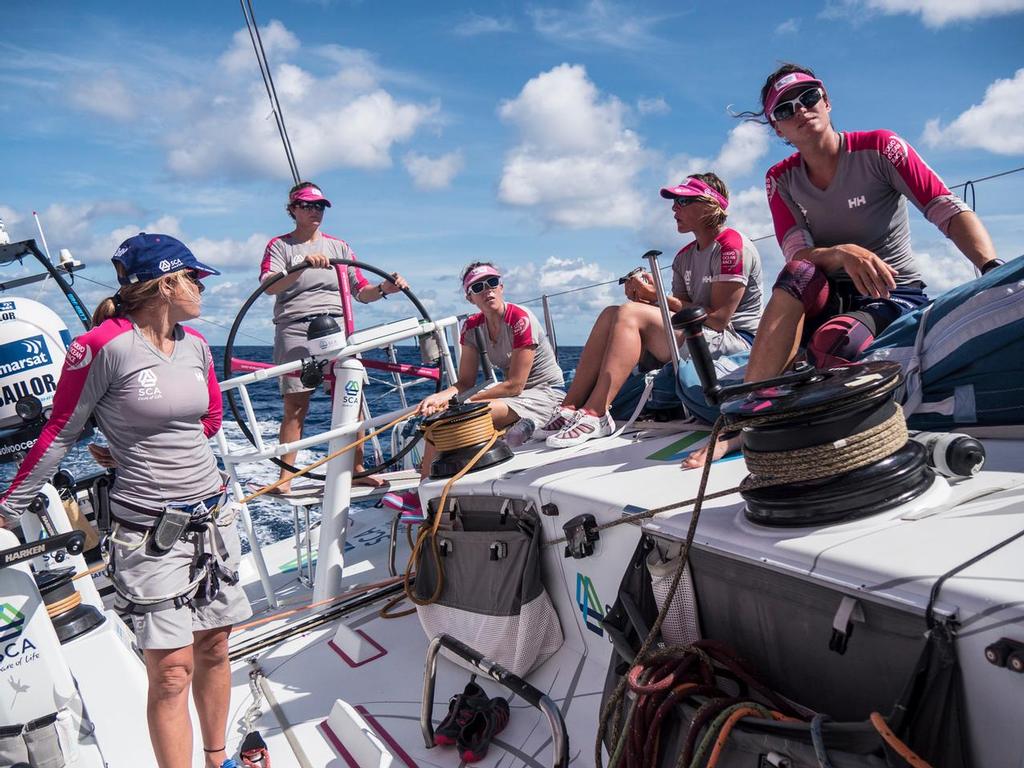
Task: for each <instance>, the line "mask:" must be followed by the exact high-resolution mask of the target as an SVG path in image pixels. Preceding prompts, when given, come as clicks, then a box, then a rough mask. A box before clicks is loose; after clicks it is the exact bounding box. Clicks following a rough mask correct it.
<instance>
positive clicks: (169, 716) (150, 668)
mask: <svg viewBox="0 0 1024 768" xmlns="http://www.w3.org/2000/svg"><path fill="white" fill-rule="evenodd" d="M112 261H113V262H114V267H115V269H116V271H117V279H118V282H119V283H120V285H121V287H120V288H119V289H118V291H117V293H115V294H114V296H112V297H111V298H108V299H104V300H103V301H102V302H101V303H100V305H99V306H98V307H97V308H96V312H95V313H94V314H93V323H94V326H95V327H93V329H92V330H90V331H88V332H87V333H85V334H84V335H82V336H79V337H78V338H77V339H75V341H74V342H72V344H71V346H70V347H69V348H68V352H67V357H66V358H65V360H64V369H63V371H62V372H61V376H60V380H59V381H58V383H57V391H56V392H55V393H54V399H53V412H52V414H51V416H50V419H49V421H47V423H46V426H45V427H44V428H43V431H42V433H41V434H40V436H39V439H38V440H37V441H36V443H35V445H34V446H33V447H32V450H31V451H29V453H28V455H27V456H26V457H25V459H24V460H23V461H22V463H21V466H20V467H19V468H18V473H17V475H16V476H15V478H14V480H13V481H12V483H11V486H10V488H8V489H7V491H6V492H5V493H4V495H3V497H2V498H0V511H2V512H3V514H4V516H5V517H7V518H13V519H14V520H16V519H17V516H18V515H20V513H22V512H24V510H25V509H26V508H27V507H28V506H29V504H30V503H31V501H32V499H33V498H34V497H35V495H36V493H37V492H38V491H39V489H40V487H41V486H42V485H43V483H44V482H46V481H47V480H48V479H49V478H50V477H52V476H53V473H54V471H55V470H56V469H57V467H58V465H59V464H60V461H61V459H62V458H63V457H64V455H65V454H66V453H67V451H68V449H69V448H71V447H72V446H73V445H74V444H75V442H76V441H77V440H78V439H79V437H80V436H81V434H82V430H83V429H84V428H85V426H86V423H87V421H88V420H89V418H90V416H94V417H95V419H96V421H97V423H98V424H99V428H100V429H101V430H102V432H103V434H104V435H105V436H106V438H107V441H108V443H109V445H110V447H109V448H108V449H102V450H99V451H96V450H95V448H94V446H90V449H94V455H97V458H98V459H100V460H101V463H102V464H104V465H106V466H116V467H117V476H116V478H115V480H114V484H113V487H112V488H111V491H110V512H111V516H112V518H113V520H114V530H113V532H112V533H111V537H110V540H111V544H112V546H111V555H110V565H111V568H112V577H111V580H112V581H113V584H114V587H115V589H116V596H115V605H116V606H118V608H119V610H121V611H124V612H126V613H127V614H128V615H130V616H131V618H132V621H133V624H134V629H135V639H136V642H137V644H138V647H139V648H141V649H142V653H143V659H144V661H145V664H146V673H147V676H148V678H149V692H148V703H147V713H146V714H147V717H148V721H149V734H150V739H151V741H152V744H153V751H154V753H155V756H156V762H155V764H156V765H158V766H160V768H186V766H191V765H193V762H192V720H191V718H190V717H189V706H188V694H189V688H190V686H191V688H192V696H193V698H194V699H195V704H196V710H197V712H198V714H199V723H200V726H201V729H202V740H203V747H204V751H205V754H206V761H205V765H206V768H228V767H230V768H234V766H235V762H234V760H232V759H230V758H228V757H227V754H226V753H225V736H226V734H225V729H226V727H227V716H228V703H229V699H230V693H231V669H230V665H229V662H228V636H229V635H230V633H231V626H232V625H233V624H235V623H237V622H239V621H242V620H244V619H246V618H248V617H249V616H250V615H251V614H252V610H251V608H250V607H249V601H248V600H247V599H246V597H245V592H244V591H243V590H242V588H241V586H240V585H239V584H238V576H237V571H238V564H239V559H240V556H241V550H240V544H239V540H238V533H237V531H236V530H235V526H234V521H233V517H232V516H231V515H228V514H226V513H225V512H224V511H223V510H224V491H223V486H224V481H223V479H222V476H221V473H220V471H219V470H218V468H217V457H216V456H214V454H213V451H212V450H211V448H210V441H209V438H210V437H211V436H213V435H214V434H215V433H216V432H217V430H219V429H220V423H221V396H220V388H219V387H218V386H217V379H216V377H215V375H214V369H213V356H212V355H211V353H210V348H209V347H208V346H207V345H206V341H205V340H204V339H203V337H202V336H200V335H199V334H198V333H197V332H195V331H193V330H192V329H191V328H189V327H187V326H184V325H181V323H184V322H186V321H188V320H192V319H195V318H197V317H199V312H200V304H201V299H200V295H201V293H202V290H203V285H202V283H201V282H200V280H201V279H203V278H205V277H207V276H209V275H217V274H220V273H219V272H217V270H215V269H213V268H212V267H208V266H206V265H204V264H202V263H201V262H200V261H199V260H198V259H196V257H195V256H194V255H193V254H192V252H191V251H190V250H189V249H188V248H187V247H186V246H185V245H184V244H183V243H181V242H179V241H178V240H176V239H174V238H173V237H170V236H168V235H150V234H145V233H140V234H138V235H136V236H134V237H130V238H128V239H127V240H125V241H124V242H123V243H122V244H121V246H120V247H119V248H118V249H117V251H116V252H115V253H114V256H113V259H112ZM172 513H173V514H172ZM165 520H166V521H167V524H166V525H165ZM12 521H13V520H12ZM171 523H173V525H174V527H173V528H172V527H171ZM204 552H206V553H210V554H208V555H204V554H203V553H204ZM211 555H212V557H213V559H212V560H205V559H204V558H210V556H211ZM193 574H198V575H199V577H200V578H199V580H198V581H196V580H194V579H193ZM208 579H209V580H210V581H207V580H208ZM213 582H219V583H218V584H217V585H216V586H214V584H213ZM140 762H142V763H145V764H150V763H149V760H144V759H142V756H141V755H140Z"/></svg>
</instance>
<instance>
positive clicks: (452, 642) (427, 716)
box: [420, 634, 569, 768]
mask: <svg viewBox="0 0 1024 768" xmlns="http://www.w3.org/2000/svg"><path fill="white" fill-rule="evenodd" d="M442 647H444V648H446V649H447V650H448V651H450V652H452V653H454V654H455V655H456V656H458V657H459V658H461V659H463V660H465V661H467V662H469V663H470V664H471V665H472V666H474V667H476V669H478V670H479V671H480V672H481V673H483V674H485V675H487V676H488V677H489V678H491V679H492V680H494V681H495V682H496V683H498V684H500V685H502V686H504V687H505V688H507V689H508V690H510V691H512V693H514V694H516V695H517V696H519V697H520V698H521V699H523V701H525V702H526V703H527V704H529V705H530V706H532V707H536V708H537V709H539V710H540V711H541V712H543V713H544V715H545V717H547V719H548V726H549V727H550V728H551V740H552V761H551V766H552V768H566V767H567V766H568V765H569V735H568V733H566V730H565V721H564V720H563V719H562V713H561V712H560V711H559V710H558V707H557V706H555V702H553V701H552V700H551V699H550V698H549V697H548V696H547V695H546V694H544V693H542V692H541V691H539V690H537V689H536V688H534V687H533V686H532V685H530V684H529V683H528V682H526V681H525V680H523V679H522V678H521V677H519V675H514V674H512V673H511V672H509V671H508V670H507V669H505V668H504V667H503V666H501V665H500V664H498V663H497V662H495V661H492V660H491V659H488V658H487V657H486V656H484V655H483V654H482V653H480V652H479V651H477V650H474V649H473V648H470V647H469V646H468V645H466V644H465V643H463V642H461V641H459V640H456V639H455V638H454V637H452V636H451V635H444V634H442V635H438V636H437V637H435V638H434V639H433V640H431V641H430V646H429V647H428V648H427V660H426V664H425V667H424V670H423V702H422V705H421V708H420V729H421V730H422V731H423V743H424V744H425V745H426V747H427V749H430V748H431V747H433V746H434V678H435V676H436V674H437V654H438V653H439V652H440V650H441V648H442Z"/></svg>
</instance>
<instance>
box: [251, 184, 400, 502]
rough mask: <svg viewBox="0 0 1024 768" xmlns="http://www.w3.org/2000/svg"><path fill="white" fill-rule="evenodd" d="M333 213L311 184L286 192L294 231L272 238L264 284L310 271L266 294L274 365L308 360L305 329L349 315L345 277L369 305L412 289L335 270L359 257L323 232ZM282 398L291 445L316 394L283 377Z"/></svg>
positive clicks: (285, 474)
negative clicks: (270, 302)
mask: <svg viewBox="0 0 1024 768" xmlns="http://www.w3.org/2000/svg"><path fill="white" fill-rule="evenodd" d="M330 207H331V201H330V200H328V199H327V198H326V197H324V194H323V192H321V191H320V188H319V187H318V186H317V185H315V184H313V183H312V182H309V181H304V182H302V183H300V184H296V185H295V186H294V187H292V188H291V190H290V191H289V192H288V205H287V206H286V207H285V211H286V212H287V214H288V215H289V216H290V217H291V218H292V219H293V220H294V222H295V228H294V229H293V230H292V231H291V232H289V233H288V234H287V235H281V236H280V237H275V238H273V239H272V240H271V241H270V242H269V243H267V247H266V249H265V251H264V253H263V262H262V264H261V265H260V280H261V281H264V280H268V279H270V278H271V277H274V276H275V275H276V274H277V273H279V272H283V271H284V270H286V269H288V268H289V267H292V266H294V265H296V264H301V263H305V264H307V265H308V266H309V269H304V270H301V271H300V272H296V273H294V274H291V275H288V276H287V277H285V278H282V279H281V280H278V281H277V282H276V283H274V285H272V286H271V287H270V288H268V289H267V293H269V294H271V295H273V296H274V297H275V301H274V364H275V365H281V364H282V363H289V362H292V361H293V360H300V359H302V358H303V357H308V356H309V354H310V350H309V349H308V347H307V341H306V329H307V328H308V327H309V318H310V317H311V316H313V315H319V314H323V313H324V312H326V313H328V314H330V315H332V316H333V317H337V318H340V317H342V316H343V315H344V313H345V307H344V305H343V302H342V294H341V292H342V286H341V284H340V282H339V281H340V280H341V279H342V272H344V274H345V277H344V279H345V280H346V281H347V282H348V285H347V286H346V287H347V289H348V291H349V292H350V294H351V295H352V296H355V298H356V299H357V300H358V301H360V302H362V303H363V304H368V303H370V302H372V301H378V300H380V299H383V298H386V297H387V296H388V295H389V294H392V293H397V292H398V291H400V290H402V289H403V288H407V287H408V283H406V282H405V280H404V279H402V277H401V276H400V275H398V274H395V275H393V276H392V278H391V279H390V280H384V281H383V282H381V283H377V284H376V285H374V284H372V283H370V282H369V281H368V280H367V279H366V278H365V277H363V273H362V272H361V271H360V270H359V269H357V268H355V267H348V268H346V269H344V270H342V269H341V268H340V267H338V268H335V267H334V266H333V265H332V264H331V263H330V260H331V259H354V258H355V257H356V256H355V253H354V252H353V250H352V248H351V247H350V246H349V244H348V243H346V242H345V241H344V240H339V239H338V238H336V237H332V236H331V235H328V234H326V233H324V232H321V231H320V225H321V224H322V223H323V218H324V211H325V210H326V209H327V208H330ZM280 382H281V384H280V386H281V395H282V397H283V399H284V413H283V414H282V416H281V429H280V434H279V440H280V442H282V443H285V442H292V441H294V440H298V439H299V438H300V437H302V424H303V422H304V421H305V420H306V413H307V412H308V411H309V398H310V395H311V394H312V392H313V390H312V389H311V388H309V387H306V386H304V385H303V384H302V382H301V381H299V378H298V376H283V377H281V379H280ZM281 459H282V460H283V461H284V462H285V463H286V464H294V463H295V454H294V453H286V454H284V455H283V456H282V457H281ZM361 462H362V452H359V453H358V454H357V456H356V463H357V466H356V470H357V471H358V470H361V469H362V464H361ZM291 475H292V472H290V471H289V470H286V469H284V468H283V467H282V468H281V475H280V479H282V480H285V479H287V478H289V477H291ZM355 482H357V483H360V482H361V483H363V484H371V485H378V484H379V483H380V481H379V480H377V479H376V478H372V477H368V478H363V479H362V480H357V481H355ZM290 486H291V483H289V482H285V483H282V484H281V485H279V486H278V487H277V489H276V493H279V494H285V493H288V491H289V490H291V488H290Z"/></svg>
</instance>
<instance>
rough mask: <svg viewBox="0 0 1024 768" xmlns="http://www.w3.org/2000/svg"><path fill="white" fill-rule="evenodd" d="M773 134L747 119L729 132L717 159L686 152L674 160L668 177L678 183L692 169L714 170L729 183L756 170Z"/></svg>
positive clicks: (698, 170) (693, 171) (700, 170)
mask: <svg viewBox="0 0 1024 768" xmlns="http://www.w3.org/2000/svg"><path fill="white" fill-rule="evenodd" d="M769 138H770V134H769V132H768V128H767V127H766V126H764V125H760V124H759V123H748V122H743V123H740V124H739V125H737V126H736V127H735V128H733V129H732V130H731V131H729V136H728V138H727V139H726V140H725V144H723V145H722V149H721V150H720V151H719V153H718V156H717V157H716V158H715V159H714V160H711V159H708V158H705V157H693V156H689V155H683V156H682V157H680V158H677V159H676V160H675V161H674V162H673V166H674V168H673V172H672V174H671V175H670V176H669V178H668V181H671V182H672V183H677V182H678V181H679V180H680V179H682V178H684V177H686V176H688V175H689V174H691V173H702V172H705V171H712V172H714V173H716V174H718V175H719V176H720V177H721V178H722V179H723V180H725V181H726V182H727V183H728V181H729V180H730V179H733V178H737V177H742V176H745V175H746V174H748V173H750V172H751V171H752V170H754V168H755V166H756V165H757V162H758V160H760V159H761V158H762V157H764V155H765V153H767V152H768V143H769Z"/></svg>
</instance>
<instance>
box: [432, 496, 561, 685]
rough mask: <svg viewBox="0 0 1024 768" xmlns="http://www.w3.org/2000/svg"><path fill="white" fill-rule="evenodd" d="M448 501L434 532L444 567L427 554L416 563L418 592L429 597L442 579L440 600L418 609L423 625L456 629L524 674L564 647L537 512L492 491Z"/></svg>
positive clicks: (471, 643)
mask: <svg viewBox="0 0 1024 768" xmlns="http://www.w3.org/2000/svg"><path fill="white" fill-rule="evenodd" d="M446 506H447V509H446V510H445V511H444V512H443V513H442V514H443V516H444V517H443V519H442V522H441V524H440V527H439V529H438V532H437V546H438V552H439V555H440V556H439V557H438V562H439V563H440V565H441V569H440V572H439V570H438V567H437V564H436V563H435V560H434V558H433V557H431V556H429V555H425V556H423V557H421V558H420V561H419V562H418V563H417V564H416V584H415V594H416V597H417V598H420V599H427V598H429V597H430V596H431V595H433V594H434V592H435V591H436V589H437V585H438V580H439V579H440V581H441V591H440V595H439V597H438V599H437V600H436V601H435V602H433V603H431V604H429V605H417V607H416V612H417V614H418V616H419V619H420V623H421V624H422V625H423V631H424V632H426V633H427V636H428V637H431V638H433V637H435V636H437V635H440V634H442V633H445V634H448V635H451V636H452V637H454V638H456V639H457V640H461V641H462V642H464V643H466V644H467V645H469V646H470V647H472V648H474V649H476V650H477V651H479V652H480V653H482V654H483V655H484V656H486V657H487V658H489V659H491V660H493V661H496V662H497V663H499V664H501V665H502V666H503V667H505V668H506V669H508V670H509V671H510V672H512V673H514V674H517V675H525V674H527V673H528V672H530V671H531V670H532V669H534V668H536V667H537V666H539V665H540V664H542V663H543V662H544V661H546V660H547V659H548V658H549V657H550V656H551V655H552V654H554V653H555V651H557V650H558V649H559V647H561V645H562V629H561V627H560V626H559V624H558V615H557V614H556V612H555V608H554V606H553V605H552V604H551V598H550V597H549V596H548V593H547V591H546V590H545V589H544V583H543V580H542V578H541V552H540V545H541V533H540V532H541V524H540V519H539V517H538V515H537V512H536V511H535V510H534V508H533V506H532V505H527V504H526V503H524V502H520V501H512V500H507V499H495V498H491V497H462V498H455V499H452V498H449V500H448V503H447V505H446ZM435 514H436V512H435ZM450 658H453V660H456V661H457V659H455V658H454V657H450Z"/></svg>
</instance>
